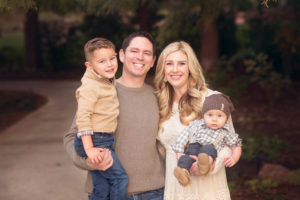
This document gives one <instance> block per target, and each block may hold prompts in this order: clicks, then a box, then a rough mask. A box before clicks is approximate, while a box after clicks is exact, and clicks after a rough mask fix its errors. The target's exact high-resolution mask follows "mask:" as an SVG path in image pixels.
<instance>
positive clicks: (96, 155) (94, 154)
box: [85, 147, 102, 164]
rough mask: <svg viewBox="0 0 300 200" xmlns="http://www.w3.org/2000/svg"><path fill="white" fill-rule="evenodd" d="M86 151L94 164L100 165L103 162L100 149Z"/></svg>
mask: <svg viewBox="0 0 300 200" xmlns="http://www.w3.org/2000/svg"><path fill="white" fill-rule="evenodd" d="M85 151H86V155H87V156H88V158H89V159H90V160H91V161H92V163H93V164H95V163H100V162H101V161H102V156H101V154H100V151H99V149H98V148H94V147H92V148H89V149H87V150H85Z"/></svg>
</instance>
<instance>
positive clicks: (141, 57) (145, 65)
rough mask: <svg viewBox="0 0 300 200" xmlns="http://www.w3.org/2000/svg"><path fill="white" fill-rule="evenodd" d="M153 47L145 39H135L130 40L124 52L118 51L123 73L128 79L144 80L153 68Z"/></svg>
mask: <svg viewBox="0 0 300 200" xmlns="http://www.w3.org/2000/svg"><path fill="white" fill-rule="evenodd" d="M153 54H154V52H153V45H152V43H151V42H150V41H149V40H148V39H147V38H145V37H135V38H133V39H132V40H131V42H130V44H129V46H128V47H127V48H126V50H125V52H124V50H123V49H121V50H120V60H121V62H122V63H123V73H126V75H127V76H129V77H134V78H139V77H140V78H144V77H145V76H146V74H147V72H148V71H149V69H150V68H151V67H153V64H154V61H155V56H153Z"/></svg>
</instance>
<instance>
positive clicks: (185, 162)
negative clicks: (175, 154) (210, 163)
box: [177, 143, 218, 171]
mask: <svg viewBox="0 0 300 200" xmlns="http://www.w3.org/2000/svg"><path fill="white" fill-rule="evenodd" d="M184 153H185V155H183V156H181V157H180V158H179V160H178V163H177V165H178V167H180V168H185V169H187V170H188V171H189V170H190V168H191V166H192V164H193V163H194V162H195V160H194V159H193V158H191V157H190V155H195V156H197V155H198V154H199V153H206V154H207V155H209V156H211V157H212V158H213V159H216V157H217V156H218V153H217V150H216V149H215V147H214V146H213V145H209V144H208V145H201V144H199V143H191V144H190V145H189V148H188V150H187V151H186V152H184Z"/></svg>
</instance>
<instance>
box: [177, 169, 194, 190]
mask: <svg viewBox="0 0 300 200" xmlns="http://www.w3.org/2000/svg"><path fill="white" fill-rule="evenodd" d="M174 175H175V177H176V178H177V180H178V182H179V183H180V184H181V185H182V186H187V185H188V184H190V183H191V179H190V173H189V171H188V170H187V169H185V168H180V167H176V168H175V169H174Z"/></svg>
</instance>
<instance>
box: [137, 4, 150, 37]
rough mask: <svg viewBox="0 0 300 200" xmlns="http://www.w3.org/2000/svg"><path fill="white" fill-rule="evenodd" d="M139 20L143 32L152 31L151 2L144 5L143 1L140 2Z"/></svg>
mask: <svg viewBox="0 0 300 200" xmlns="http://www.w3.org/2000/svg"><path fill="white" fill-rule="evenodd" d="M138 20H139V25H140V30H141V31H147V32H149V31H150V25H151V23H150V8H149V2H148V1H146V2H144V3H142V1H140V2H139V6H138Z"/></svg>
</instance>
